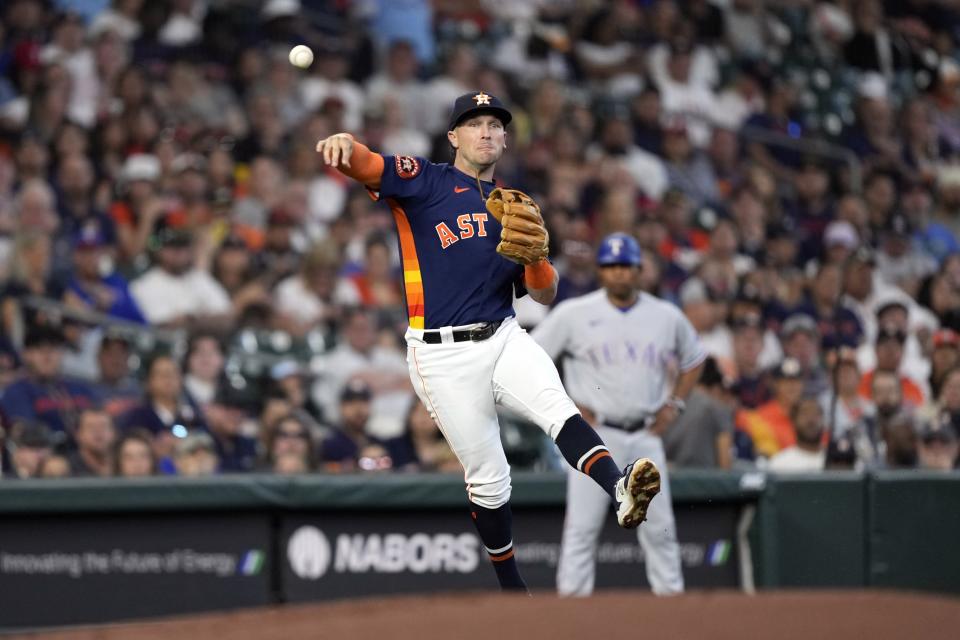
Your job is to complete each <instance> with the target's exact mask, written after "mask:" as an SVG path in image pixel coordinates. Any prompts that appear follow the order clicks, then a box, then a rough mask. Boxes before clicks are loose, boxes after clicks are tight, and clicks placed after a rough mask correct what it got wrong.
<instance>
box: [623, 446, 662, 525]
mask: <svg viewBox="0 0 960 640" xmlns="http://www.w3.org/2000/svg"><path fill="white" fill-rule="evenodd" d="M658 493H660V472H659V471H658V470H657V465H655V464H653V461H652V460H650V459H649V458H640V459H638V460H635V461H634V462H633V464H628V465H627V466H626V468H625V469H624V470H623V476H621V478H620V479H619V480H618V481H617V486H616V496H617V522H619V523H620V526H621V527H623V528H624V529H636V528H637V527H639V526H640V523H641V522H643V521H644V520H646V519H647V507H649V506H650V501H651V500H653V497H654V496H655V495H657V494H658Z"/></svg>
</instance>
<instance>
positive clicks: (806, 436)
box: [769, 396, 827, 473]
mask: <svg viewBox="0 0 960 640" xmlns="http://www.w3.org/2000/svg"><path fill="white" fill-rule="evenodd" d="M790 413H791V416H790V418H791V421H792V422H793V427H794V429H795V430H796V432H797V443H796V444H795V445H793V446H792V447H787V448H786V449H783V450H781V451H779V452H777V453H776V454H774V456H773V457H772V458H770V465H769V469H770V471H773V472H775V473H805V472H818V471H823V468H824V465H825V464H826V459H827V454H826V451H825V450H824V447H823V426H824V425H823V408H822V407H821V406H820V401H819V400H818V399H817V398H816V396H805V397H803V398H801V399H800V401H799V402H798V403H797V404H796V405H794V407H793V410H792V411H791V412H790Z"/></svg>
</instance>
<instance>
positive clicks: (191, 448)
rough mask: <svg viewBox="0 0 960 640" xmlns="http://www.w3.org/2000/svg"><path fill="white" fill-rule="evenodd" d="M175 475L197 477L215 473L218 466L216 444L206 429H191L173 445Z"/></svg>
mask: <svg viewBox="0 0 960 640" xmlns="http://www.w3.org/2000/svg"><path fill="white" fill-rule="evenodd" d="M173 465H174V469H175V472H176V475H178V476H183V477H186V478H199V477H205V476H212V475H216V473H217V470H218V469H219V466H220V460H219V458H218V457H217V449H216V445H215V443H214V441H213V438H212V437H211V436H210V434H209V433H207V432H206V431H191V432H190V433H188V434H187V435H186V436H184V437H182V438H179V439H177V440H176V442H175V443H174V445H173Z"/></svg>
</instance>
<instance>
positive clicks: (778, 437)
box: [736, 358, 804, 458]
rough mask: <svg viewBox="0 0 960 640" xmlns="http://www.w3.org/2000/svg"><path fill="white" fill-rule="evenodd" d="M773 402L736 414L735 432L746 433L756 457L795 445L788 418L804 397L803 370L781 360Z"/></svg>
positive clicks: (793, 361) (788, 360) (776, 370)
mask: <svg viewBox="0 0 960 640" xmlns="http://www.w3.org/2000/svg"><path fill="white" fill-rule="evenodd" d="M773 379H774V383H773V399H772V400H770V401H769V402H767V403H765V404H762V405H760V406H759V407H757V408H756V409H752V410H743V409H741V410H740V411H738V412H737V416H736V423H737V429H738V430H740V431H742V432H743V433H745V434H746V435H747V436H748V437H749V439H750V442H751V443H752V445H753V447H752V448H753V452H754V454H755V455H757V456H761V457H765V458H770V457H772V456H773V455H774V454H776V453H777V452H778V451H781V450H782V449H785V448H787V447H791V446H793V445H795V444H796V442H797V434H796V431H795V430H794V427H793V421H792V420H791V418H790V416H791V414H792V412H793V408H794V407H795V406H796V404H797V402H798V401H799V400H800V397H801V396H802V395H803V386H804V384H803V367H801V366H800V363H799V362H797V361H796V360H795V359H793V358H784V360H783V362H781V363H780V364H779V366H777V367H776V369H774V371H773Z"/></svg>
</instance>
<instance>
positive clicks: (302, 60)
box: [290, 44, 313, 69]
mask: <svg viewBox="0 0 960 640" xmlns="http://www.w3.org/2000/svg"><path fill="white" fill-rule="evenodd" d="M290 64H292V65H293V66H295V67H300V68H301V69H306V68H307V67H309V66H310V65H311V64H313V51H311V49H310V47H308V46H307V45H305V44H298V45H297V46H295V47H294V48H293V49H290Z"/></svg>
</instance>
